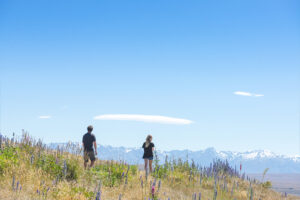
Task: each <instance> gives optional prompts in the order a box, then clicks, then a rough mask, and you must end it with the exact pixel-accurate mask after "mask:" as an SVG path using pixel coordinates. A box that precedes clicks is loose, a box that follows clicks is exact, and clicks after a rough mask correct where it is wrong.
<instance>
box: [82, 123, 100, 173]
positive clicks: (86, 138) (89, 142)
mask: <svg viewBox="0 0 300 200" xmlns="http://www.w3.org/2000/svg"><path fill="white" fill-rule="evenodd" d="M87 130H88V132H87V133H86V134H84V135H83V138H82V145H83V149H84V154H83V159H84V169H86V167H87V163H88V162H89V159H90V160H91V164H90V167H93V165H94V163H95V160H96V157H95V155H97V143H96V137H95V135H94V134H92V131H93V126H88V127H87ZM93 145H94V147H95V152H94V149H93Z"/></svg>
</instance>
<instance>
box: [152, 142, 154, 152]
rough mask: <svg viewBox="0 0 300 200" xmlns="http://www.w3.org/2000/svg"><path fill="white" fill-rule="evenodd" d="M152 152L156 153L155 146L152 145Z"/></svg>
mask: <svg viewBox="0 0 300 200" xmlns="http://www.w3.org/2000/svg"><path fill="white" fill-rule="evenodd" d="M152 152H154V144H153V145H152Z"/></svg>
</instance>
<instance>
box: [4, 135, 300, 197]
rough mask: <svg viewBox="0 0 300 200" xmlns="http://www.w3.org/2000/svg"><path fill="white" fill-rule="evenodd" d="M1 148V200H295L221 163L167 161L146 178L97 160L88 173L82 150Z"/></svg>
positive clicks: (21, 143) (30, 145)
mask: <svg viewBox="0 0 300 200" xmlns="http://www.w3.org/2000/svg"><path fill="white" fill-rule="evenodd" d="M0 144H1V147H0V199H1V200H2V199H22V200H25V199H30V200H31V199H64V200H70V199H82V200H83V199H102V200H110V199H115V200H118V199H128V200H143V199H161V200H167V199H170V200H181V199H192V200H196V199H197V200H199V199H205V200H208V199H210V200H214V199H220V200H229V199H230V200H233V199H253V200H254V199H257V200H258V199H264V200H276V199H296V197H292V196H286V197H284V196H282V195H281V194H279V193H277V192H274V191H272V190H271V189H268V187H269V185H268V184H266V183H264V184H260V183H257V182H256V181H253V180H252V181H250V180H247V178H246V179H245V176H240V175H239V173H238V172H236V170H234V169H232V168H231V167H230V166H229V165H228V163H226V162H222V161H216V162H214V163H212V164H211V166H210V167H208V168H201V167H198V166H196V165H195V164H193V163H190V164H189V163H188V162H185V161H182V160H177V161H173V160H168V159H166V161H165V164H164V165H161V166H159V165H158V162H156V163H155V164H154V167H155V171H154V173H152V174H151V175H146V174H145V172H144V171H140V170H139V169H138V166H135V165H126V164H125V163H122V162H113V161H100V160H97V162H96V165H95V167H94V168H92V169H90V170H84V168H83V159H82V156H81V153H82V152H81V149H80V148H79V147H78V146H74V145H72V144H70V145H67V146H66V147H64V148H60V149H57V150H51V149H48V148H47V147H46V146H45V145H44V144H42V142H40V141H35V140H33V139H32V138H30V137H29V136H28V135H26V134H24V135H23V136H22V138H20V139H19V140H15V139H14V140H10V139H7V138H2V140H1V141H0ZM100 153H101V152H100ZM199 196H201V198H200V197H199Z"/></svg>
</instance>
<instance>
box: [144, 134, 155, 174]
mask: <svg viewBox="0 0 300 200" xmlns="http://www.w3.org/2000/svg"><path fill="white" fill-rule="evenodd" d="M142 148H143V149H144V155H143V159H144V161H145V171H146V173H147V168H148V163H149V169H150V173H151V172H152V161H153V151H154V144H153V143H152V135H148V136H147V138H146V142H144V144H143V146H142Z"/></svg>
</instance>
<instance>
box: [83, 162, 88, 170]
mask: <svg viewBox="0 0 300 200" xmlns="http://www.w3.org/2000/svg"><path fill="white" fill-rule="evenodd" d="M87 163H88V162H85V161H84V169H86V167H87Z"/></svg>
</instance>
